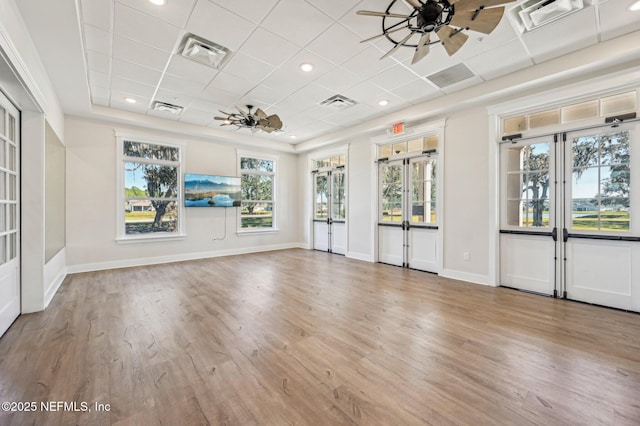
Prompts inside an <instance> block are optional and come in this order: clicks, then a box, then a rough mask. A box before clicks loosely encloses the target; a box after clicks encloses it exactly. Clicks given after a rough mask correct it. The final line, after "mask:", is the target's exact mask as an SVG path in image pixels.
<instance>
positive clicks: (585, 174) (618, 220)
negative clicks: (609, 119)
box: [571, 131, 631, 232]
mask: <svg viewBox="0 0 640 426" xmlns="http://www.w3.org/2000/svg"><path fill="white" fill-rule="evenodd" d="M629 137H630V135H629V132H628V131H620V132H615V133H608V134H599V135H592V136H591V135H590V136H581V137H578V138H575V139H573V140H572V141H571V153H572V157H573V161H572V163H573V167H572V174H573V179H572V180H573V182H572V197H571V202H572V215H571V217H572V224H571V225H572V229H574V230H580V231H622V232H628V231H629V216H630V215H629V213H630V207H631V203H630V201H629V188H630V186H631V169H630V166H629V159H630V155H629V153H630V150H629Z"/></svg>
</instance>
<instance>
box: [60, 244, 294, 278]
mask: <svg viewBox="0 0 640 426" xmlns="http://www.w3.org/2000/svg"><path fill="white" fill-rule="evenodd" d="M292 248H306V246H304V244H300V243H290V244H275V245H269V246H262V247H245V248H240V249H230V250H217V251H208V252H199V253H185V254H176V255H168V256H158V257H146V258H139V259H123V260H115V261H112V262H98V263H87V264H82V265H71V266H68V267H67V273H69V274H76V273H80V272H93V271H104V270H107V269H118V268H130V267H134V266H146V265H157V264H160V263H171V262H184V261H187V260H197V259H208V258H213V257H222V256H233V255H236V254H249V253H259V252H265V251H274V250H286V249H292Z"/></svg>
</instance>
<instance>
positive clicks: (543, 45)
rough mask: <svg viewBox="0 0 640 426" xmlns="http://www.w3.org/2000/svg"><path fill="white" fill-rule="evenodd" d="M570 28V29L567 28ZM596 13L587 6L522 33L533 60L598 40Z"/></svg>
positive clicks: (551, 56) (546, 57) (578, 47)
mask: <svg viewBox="0 0 640 426" xmlns="http://www.w3.org/2000/svg"><path fill="white" fill-rule="evenodd" d="M568 28H570V29H571V30H568ZM596 28H597V27H596V14H595V9H594V8H593V7H588V8H586V9H583V10H581V11H579V12H576V13H574V14H573V15H570V16H567V17H565V18H563V19H560V20H558V21H555V22H552V23H550V24H547V25H545V26H544V27H542V28H539V29H537V30H535V31H530V32H527V33H524V34H523V35H522V40H523V41H524V43H525V44H526V46H527V48H528V49H529V53H530V54H531V56H532V58H533V61H534V62H535V63H541V62H544V61H547V60H549V59H552V58H556V57H558V56H562V55H564V54H567V53H569V52H573V51H575V50H578V49H582V48H584V47H587V46H590V45H592V44H595V43H597V42H598V35H597V31H596Z"/></svg>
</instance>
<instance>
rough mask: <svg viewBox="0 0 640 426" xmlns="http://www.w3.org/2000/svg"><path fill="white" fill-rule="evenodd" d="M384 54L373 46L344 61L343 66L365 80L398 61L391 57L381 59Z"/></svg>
mask: <svg viewBox="0 0 640 426" xmlns="http://www.w3.org/2000/svg"><path fill="white" fill-rule="evenodd" d="M381 56H382V54H381V53H380V52H379V51H378V50H377V49H375V48H373V47H368V48H367V49H365V50H363V51H362V52H360V53H358V54H357V55H356V56H354V57H353V58H351V59H349V60H348V61H346V62H344V63H343V64H342V65H341V66H342V68H345V69H346V70H348V71H351V72H353V73H355V74H357V75H359V76H360V77H361V78H362V79H363V80H366V79H367V78H369V77H373V76H374V75H376V74H378V73H380V72H382V71H384V70H386V69H388V68H391V67H392V66H394V65H396V63H397V62H396V61H394V60H393V59H391V58H384V59H380V57H381Z"/></svg>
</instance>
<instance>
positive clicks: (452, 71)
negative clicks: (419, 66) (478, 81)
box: [427, 63, 475, 88]
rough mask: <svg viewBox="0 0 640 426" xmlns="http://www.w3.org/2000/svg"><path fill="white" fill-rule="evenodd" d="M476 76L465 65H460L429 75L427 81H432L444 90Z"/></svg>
mask: <svg viewBox="0 0 640 426" xmlns="http://www.w3.org/2000/svg"><path fill="white" fill-rule="evenodd" d="M474 76H475V74H474V73H473V72H471V70H470V69H469V68H467V66H466V65H465V64H463V63H460V64H458V65H454V66H452V67H449V68H446V69H444V70H442V71H438V72H437V73H434V74H431V75H428V76H427V80H429V81H431V82H432V83H433V84H435V85H436V86H438V87H440V88H443V87H447V86H451V85H452V84H456V83H459V82H461V81H464V80H466V79H468V78H471V77H474Z"/></svg>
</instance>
